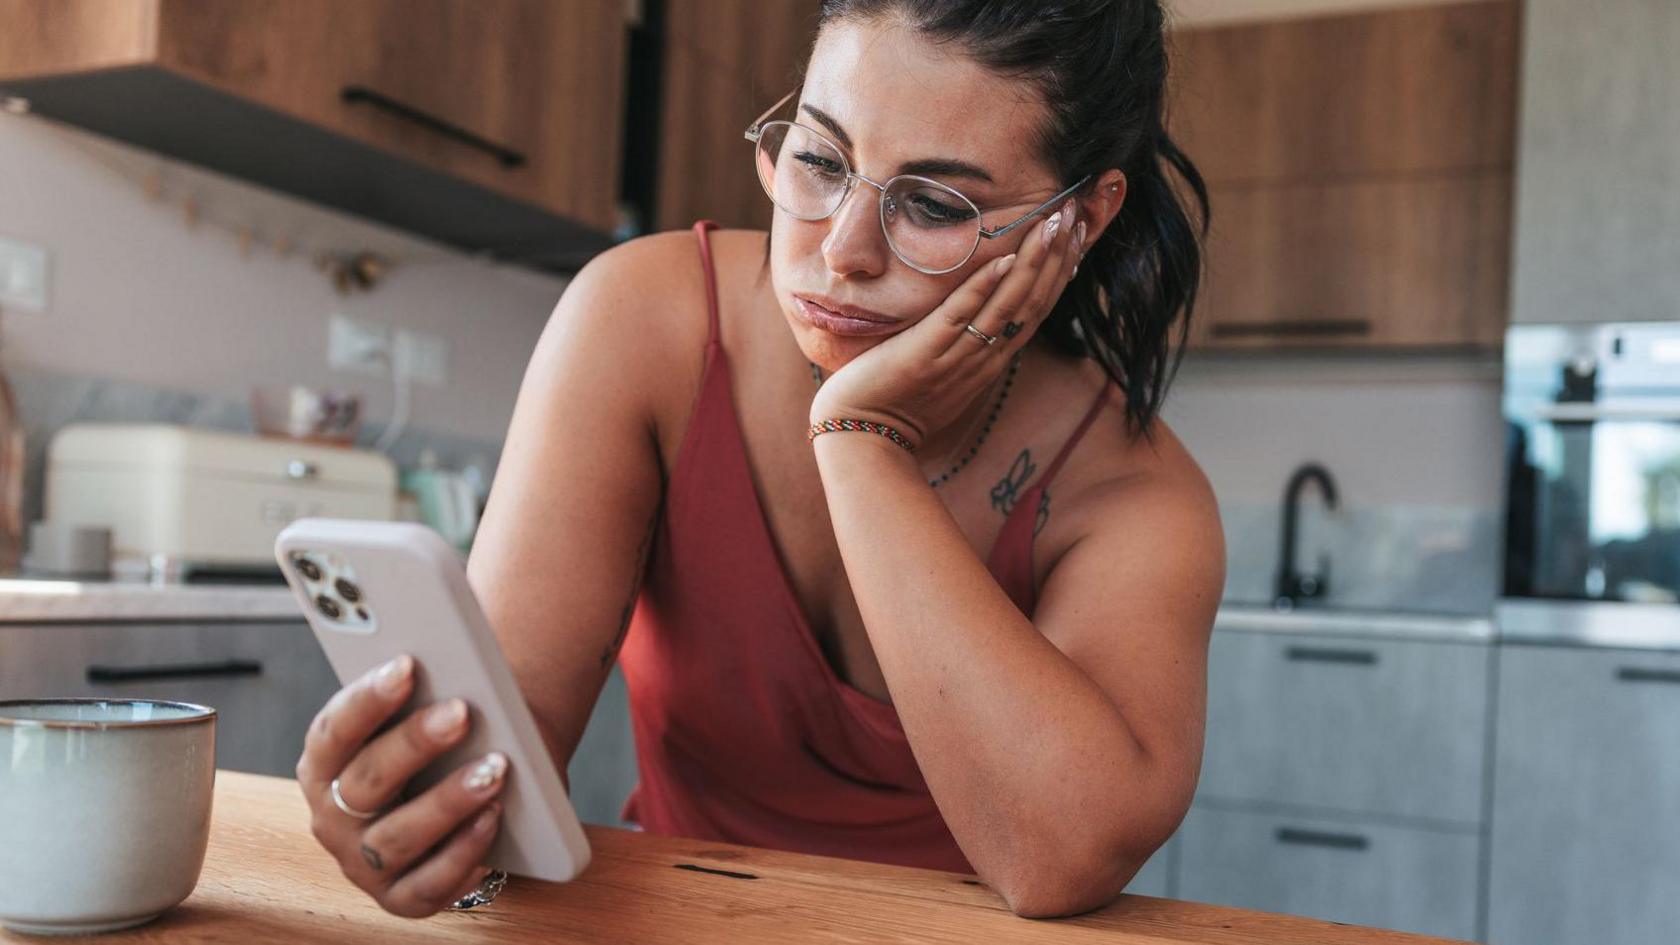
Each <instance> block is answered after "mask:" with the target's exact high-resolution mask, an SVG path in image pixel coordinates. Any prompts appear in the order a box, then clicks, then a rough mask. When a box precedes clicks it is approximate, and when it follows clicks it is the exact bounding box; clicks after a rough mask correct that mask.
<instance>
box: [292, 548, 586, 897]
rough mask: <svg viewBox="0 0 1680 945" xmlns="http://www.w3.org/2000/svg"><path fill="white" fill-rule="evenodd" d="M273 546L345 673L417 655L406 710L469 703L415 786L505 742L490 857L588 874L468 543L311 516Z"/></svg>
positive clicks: (541, 869)
mask: <svg viewBox="0 0 1680 945" xmlns="http://www.w3.org/2000/svg"><path fill="white" fill-rule="evenodd" d="M274 556H275V558H276V559H277V560H278V561H279V562H280V570H281V571H283V572H284V573H285V575H286V583H287V584H289V585H291V588H292V593H293V594H294V595H296V597H297V599H298V603H299V604H301V605H302V607H303V612H304V614H305V615H306V616H307V617H308V619H309V626H310V627H311V628H312V629H313V630H314V631H315V637H316V639H318V640H320V641H321V649H322V650H324V651H326V654H327V661H328V662H329V663H331V664H332V668H333V671H334V672H336V673H337V674H338V678H339V680H340V681H341V682H349V681H350V680H353V679H356V678H358V677H360V676H361V675H362V674H364V673H366V672H367V671H368V670H370V669H373V668H374V667H375V666H378V665H380V664H382V663H384V662H386V661H387V660H390V659H393V658H395V657H397V656H398V655H400V654H403V653H407V654H408V655H409V656H411V657H413V659H414V663H415V673H414V675H415V686H414V694H413V696H412V697H411V698H410V700H409V704H408V707H407V708H406V709H405V710H404V712H403V714H407V712H410V711H413V710H415V709H417V708H421V707H424V706H428V705H431V704H432V703H434V702H437V701H440V700H443V699H449V698H452V697H460V698H461V699H463V700H464V701H465V702H466V703H467V707H468V715H469V718H470V720H471V723H472V724H471V728H470V729H469V732H468V735H467V737H466V738H465V739H464V740H463V741H462V742H461V743H460V744H459V745H457V746H455V747H454V748H453V749H451V750H450V751H449V752H447V753H446V754H444V755H443V756H442V757H441V758H438V759H437V760H436V761H435V762H434V763H433V764H431V765H430V766H428V767H427V768H426V769H425V770H424V771H422V772H421V773H420V774H419V776H418V777H416V778H415V779H414V780H413V781H411V782H410V789H411V791H413V792H414V793H418V792H419V791H421V790H424V789H425V788H427V787H430V786H431V785H433V784H436V783H437V782H438V781H439V780H441V779H442V778H444V777H446V776H448V775H450V774H451V773H453V772H454V771H456V770H457V769H459V768H460V767H461V766H462V765H464V764H466V763H467V762H469V761H473V760H475V759H477V758H480V757H482V756H484V755H485V754H487V753H489V752H491V751H500V752H502V753H503V754H505V755H507V757H508V761H509V762H510V764H509V767H508V774H507V779H508V780H507V784H506V785H505V786H504V787H503V788H502V793H501V794H500V795H499V799H500V800H501V802H502V804H503V813H502V824H501V830H500V832H499V834H498V835H497V837H496V841H495V844H494V845H493V846H492V847H491V848H490V852H489V854H488V855H487V856H486V857H485V865H487V866H491V867H495V868H497V869H502V870H506V871H507V872H509V873H514V874H517V875H520V876H530V877H533V878H536V879H543V880H549V881H551V882H561V883H563V882H566V881H568V880H570V879H572V878H573V877H575V876H577V875H578V874H579V873H581V872H582V871H583V869H584V867H586V866H588V865H589V841H588V839H587V838H586V837H585V836H584V833H583V826H582V825H581V824H579V823H578V819H577V814H576V812H575V811H573V810H572V803H571V799H570V798H568V797H567V796H566V788H565V785H564V783H563V782H562V781H561V780H560V772H559V769H557V768H556V767H555V766H554V761H553V759H552V758H550V757H549V754H548V748H547V747H546V746H545V745H544V744H543V741H542V737H541V736H540V735H539V734H538V732H537V725H536V721H535V720H534V719H533V718H532V717H531V710H530V708H529V707H527V706H526V704H525V697H524V696H523V695H521V693H520V691H519V685H518V683H516V682H515V681H514V678H513V673H512V671H511V670H509V669H508V666H507V662H506V661H505V660H504V659H503V658H502V651H501V649H500V648H499V647H498V646H497V645H496V638H495V636H493V635H492V634H491V632H490V622H489V621H488V620H487V619H486V618H485V616H484V611H483V610H481V609H480V608H479V606H478V598H476V597H475V596H473V592H472V587H471V586H470V585H469V584H468V583H467V572H466V569H465V567H463V563H462V560H461V558H460V556H459V555H458V553H457V552H456V551H455V550H454V549H453V548H451V547H450V546H449V545H448V543H446V542H445V541H444V540H443V538H442V537H441V536H439V535H438V534H437V533H436V532H434V531H432V530H431V529H429V528H427V527H426V526H424V525H420V524H416V523H412V522H373V521H357V520H350V519H326V518H304V519H298V520H297V521H295V522H293V523H292V524H290V525H288V526H287V527H286V528H285V530H284V531H282V532H281V533H280V535H279V537H278V538H276V539H275V543H274ZM400 717H401V716H399V718H400Z"/></svg>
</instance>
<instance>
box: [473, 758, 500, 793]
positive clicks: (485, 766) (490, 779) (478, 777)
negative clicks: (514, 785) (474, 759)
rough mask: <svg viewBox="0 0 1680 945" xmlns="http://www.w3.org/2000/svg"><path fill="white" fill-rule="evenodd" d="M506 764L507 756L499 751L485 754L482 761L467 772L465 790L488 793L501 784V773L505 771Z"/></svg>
mask: <svg viewBox="0 0 1680 945" xmlns="http://www.w3.org/2000/svg"><path fill="white" fill-rule="evenodd" d="M507 766H508V760H507V756H506V755H504V754H502V753H501V752H499V751H493V752H491V753H490V754H488V755H485V756H484V760H483V761H480V762H479V763H478V764H476V765H474V766H473V769H472V770H471V771H468V772H467V780H466V787H467V790H469V791H474V792H480V793H488V792H489V791H490V790H491V789H492V788H493V787H495V786H496V785H499V784H501V782H502V775H504V774H506V773H507Z"/></svg>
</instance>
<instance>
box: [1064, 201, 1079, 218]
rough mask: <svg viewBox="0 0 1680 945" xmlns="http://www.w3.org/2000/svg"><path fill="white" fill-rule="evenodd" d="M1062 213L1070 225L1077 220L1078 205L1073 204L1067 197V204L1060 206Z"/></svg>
mask: <svg viewBox="0 0 1680 945" xmlns="http://www.w3.org/2000/svg"><path fill="white" fill-rule="evenodd" d="M1062 212H1063V213H1065V214H1067V219H1068V223H1070V224H1071V223H1072V222H1073V221H1075V220H1077V219H1079V204H1077V203H1074V201H1073V198H1072V197H1069V198H1068V202H1067V203H1064V204H1062Z"/></svg>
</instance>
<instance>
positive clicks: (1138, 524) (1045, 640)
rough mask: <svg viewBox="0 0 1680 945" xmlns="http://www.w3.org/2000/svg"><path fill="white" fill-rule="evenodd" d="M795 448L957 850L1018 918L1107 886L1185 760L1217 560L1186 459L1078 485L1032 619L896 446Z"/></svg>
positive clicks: (1201, 496)
mask: <svg viewBox="0 0 1680 945" xmlns="http://www.w3.org/2000/svg"><path fill="white" fill-rule="evenodd" d="M1163 439H1164V440H1170V434H1169V435H1167V436H1166V437H1163ZM812 446H813V448H814V449H815V450H816V455H817V463H818V467H819V469H820V470H821V473H822V479H823V486H824V489H825V491H826V493H827V498H828V506H829V512H830V515H831V517H832V519H833V522H834V530H835V536H836V538H837V539H838V541H839V546H840V552H841V556H842V558H843V559H844V561H845V566H846V573H847V575H848V577H849V578H850V583H851V587H852V591H853V594H854V595H855V597H856V599H857V603H858V608H859V610H860V611H861V613H862V615H863V621H864V624H865V626H866V627H867V628H868V633H869V640H870V643H871V644H872V645H873V647H874V650H875V656H876V658H877V659H878V660H879V662H880V665H881V670H882V673H883V674H884V676H885V677H886V681H887V686H888V689H889V690H890V691H891V694H892V699H893V704H894V705H895V706H896V707H897V710H898V714H899V717H900V719H901V720H902V722H903V725H904V729H905V732H906V734H907V735H908V737H909V740H910V746H911V748H912V750H913V751H914V752H915V755H916V761H917V763H918V765H919V766H920V768H921V770H922V774H923V776H924V777H925V778H926V780H927V783H928V787H929V789H930V790H931V791H932V793H933V797H934V800H935V801H936V802H937V803H938V805H939V810H940V813H941V814H942V815H943V816H944V818H945V821H946V823H947V825H948V826H949V827H950V829H951V832H952V834H953V835H954V836H955V837H956V839H957V842H958V843H959V844H960V845H961V846H962V849H963V852H964V853H965V854H966V855H967V856H968V859H969V862H971V863H972V864H974V867H975V869H976V870H977V871H978V872H979V873H980V875H981V876H982V877H983V878H985V879H986V881H987V882H988V883H990V884H991V885H992V886H993V887H994V888H995V889H997V891H998V892H999V893H1000V894H1002V896H1003V897H1004V899H1005V900H1006V901H1007V902H1008V903H1009V905H1010V907H1011V908H1012V909H1014V910H1015V911H1016V912H1018V913H1020V914H1022V915H1030V916H1050V915H1066V914H1071V913H1076V912H1082V911H1086V910H1089V909H1093V908H1096V907H1098V906H1101V905H1103V904H1104V903H1107V902H1109V901H1110V900H1112V899H1113V898H1114V897H1115V896H1117V895H1119V893H1120V891H1121V890H1122V889H1123V888H1124V886H1125V884H1126V883H1127V882H1129V881H1130V880H1131V878H1132V876H1133V875H1134V874H1135V873H1136V872H1137V870H1138V869H1139V868H1140V867H1141V866H1142V865H1143V862H1144V861H1145V860H1146V859H1147V858H1148V856H1149V855H1150V853H1151V852H1153V851H1154V850H1155V849H1156V848H1157V847H1158V846H1159V845H1160V844H1161V843H1163V842H1164V841H1165V840H1166V839H1167V838H1168V837H1169V836H1170V835H1171V833H1172V831H1173V830H1174V829H1176V827H1177V825H1178V823H1179V821H1180V820H1181V819H1182V818H1183V815H1184V812H1185V810H1187V809H1188V807H1189V804H1190V798H1191V795H1192V793H1193V791H1194V788H1195V783H1196V777H1197V773H1198V771H1199V767H1200V761H1201V751H1202V726H1203V722H1204V717H1205V699H1206V694H1205V686H1206V656H1207V641H1208V634H1209V631H1210V629H1211V627H1212V624H1213V616H1214V613H1215V610H1216V608H1217V606H1218V601H1219V596H1220V592H1221V589H1222V587H1223V584H1224V560H1225V558H1224V548H1223V539H1222V536H1221V532H1220V527H1219V522H1218V514H1217V510H1216V509H1215V507H1214V504H1213V499H1212V495H1211V492H1209V490H1208V489H1207V486H1206V483H1205V482H1204V481H1203V480H1202V479H1201V477H1200V474H1199V473H1198V472H1196V470H1195V466H1194V464H1193V463H1192V462H1190V460H1189V458H1188V456H1187V455H1184V454H1182V451H1181V449H1180V448H1179V447H1177V445H1176V441H1173V442H1172V443H1171V444H1170V445H1166V446H1164V448H1167V449H1170V450H1172V451H1173V452H1174V453H1175V454H1176V455H1177V456H1178V457H1180V459H1179V460H1178V461H1177V462H1175V464H1174V466H1175V468H1183V469H1185V470H1187V471H1188V476H1178V477H1173V479H1175V480H1176V481H1169V480H1168V477H1166V476H1161V475H1159V474H1153V475H1154V476H1155V481H1150V480H1146V479H1140V481H1138V482H1131V483H1121V484H1116V485H1112V486H1108V487H1104V488H1103V491H1104V493H1105V494H1103V495H1098V496H1094V497H1089V499H1087V497H1081V506H1082V508H1091V509H1094V510H1098V511H1095V512H1094V513H1093V514H1092V515H1091V516H1090V517H1089V518H1088V520H1087V523H1086V526H1085V529H1086V531H1085V536H1084V537H1083V538H1081V539H1080V540H1079V541H1077V542H1076V543H1075V544H1074V545H1073V546H1072V547H1071V548H1070V550H1068V551H1067V552H1066V553H1065V554H1064V555H1063V556H1062V558H1061V559H1060V560H1059V561H1058V562H1057V563H1056V565H1055V567H1054V568H1053V569H1052V571H1051V573H1050V575H1049V576H1048V577H1047V579H1046V582H1045V587H1044V591H1043V593H1042V595H1041V597H1040V601H1039V604H1038V607H1037V613H1036V614H1035V615H1034V619H1035V620H1036V625H1035V623H1034V621H1029V620H1028V619H1027V617H1026V616H1025V615H1023V614H1022V613H1021V611H1020V609H1019V608H1017V607H1016V606H1015V604H1014V603H1013V602H1012V601H1011V600H1010V599H1009V597H1008V596H1007V595H1006V594H1005V593H1004V591H1003V589H1002V588H1001V587H999V586H998V584H997V581H996V580H995V579H994V578H993V577H992V575H991V573H990V572H989V571H988V570H987V568H986V566H985V564H984V563H983V562H981V560H980V559H979V558H978V556H976V555H975V553H974V551H973V549H972V548H971V547H970V546H969V544H968V541H967V539H966V538H965V537H964V535H963V533H962V531H961V530H960V529H959V527H958V526H957V524H956V522H955V521H954V520H952V518H951V516H950V514H949V513H948V512H947V511H946V510H945V507H944V505H943V504H941V502H940V501H939V499H938V498H937V497H936V496H935V495H934V493H933V492H932V491H931V490H929V489H928V487H927V483H926V481H925V480H923V479H922V477H921V475H920V473H919V470H918V469H917V467H916V464H915V462H914V461H913V460H912V459H911V457H910V455H909V454H907V453H905V452H904V451H903V450H902V449H900V448H899V447H897V446H895V445H893V444H892V443H891V442H888V441H887V440H885V439H883V438H881V437H877V436H866V435H857V434H851V435H848V434H833V435H825V436H820V437H817V438H816V439H815V440H814V441H813V443H812ZM1186 479H1188V480H1190V481H1186Z"/></svg>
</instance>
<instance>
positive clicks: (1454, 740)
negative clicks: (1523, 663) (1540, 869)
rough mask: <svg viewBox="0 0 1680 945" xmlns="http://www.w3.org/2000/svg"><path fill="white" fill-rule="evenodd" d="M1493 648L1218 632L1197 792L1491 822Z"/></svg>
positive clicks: (1461, 822) (1354, 637)
mask: <svg viewBox="0 0 1680 945" xmlns="http://www.w3.org/2000/svg"><path fill="white" fill-rule="evenodd" d="M1490 658H1491V657H1490V647H1489V646H1488V645H1486V644H1481V643H1457V642H1444V641H1424V640H1394V639H1372V638H1370V637H1368V636H1367V637H1360V636H1358V635H1357V634H1350V635H1347V636H1328V635H1323V634H1283V633H1257V632H1243V631H1220V632H1216V633H1215V634H1214V635H1213V640H1212V643H1211V646H1210V650H1209V654H1208V660H1209V663H1208V720H1207V745H1206V750H1205V752H1204V758H1203V764H1202V775H1201V783H1200V786H1199V788H1198V794H1199V795H1200V796H1203V797H1208V798H1214V799H1218V800H1223V801H1242V802H1251V803H1276V804H1288V805H1292V806H1297V807H1324V808H1330V809H1334V810H1339V811H1345V812H1352V813H1360V814H1369V815H1378V816H1394V817H1406V818H1421V819H1428V820H1432V821H1439V822H1447V823H1451V824H1457V825H1474V824H1478V823H1480V822H1481V820H1482V803H1483V797H1482V793H1483V789H1484V786H1485V775H1484V769H1485V758H1486V752H1487V731H1488V725H1489V722H1488V709H1489V705H1488V703H1489V689H1488V667H1489V660H1490Z"/></svg>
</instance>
